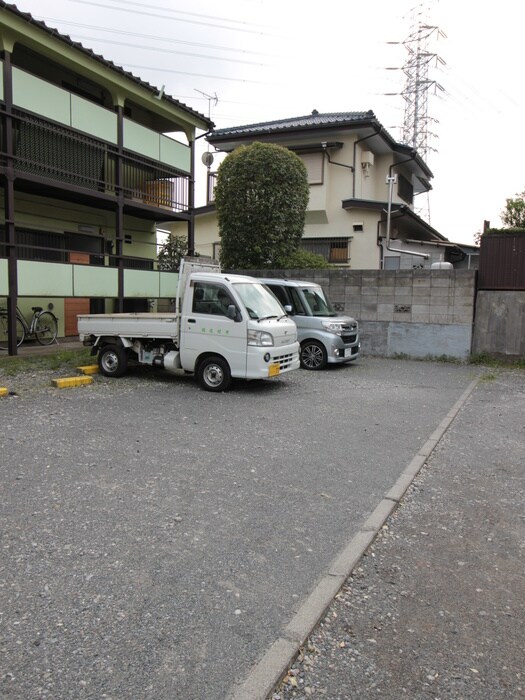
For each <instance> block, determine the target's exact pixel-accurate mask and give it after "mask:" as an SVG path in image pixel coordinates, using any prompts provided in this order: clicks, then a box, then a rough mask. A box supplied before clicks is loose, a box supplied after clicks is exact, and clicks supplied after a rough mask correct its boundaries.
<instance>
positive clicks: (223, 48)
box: [40, 15, 269, 56]
mask: <svg viewBox="0 0 525 700" xmlns="http://www.w3.org/2000/svg"><path fill="white" fill-rule="evenodd" d="M40 17H41V19H42V20H43V21H45V22H58V23H59V24H63V25H65V26H69V27H80V28H81V29H95V30H96V31H97V32H109V33H111V34H121V35H123V36H132V37H137V38H140V39H151V40H152V41H165V42H169V43H172V44H183V45H185V46H195V47H197V48H203V49H213V50H214V51H231V52H232V53H243V54H250V55H253V56H268V55H269V54H268V53H263V52H261V51H250V50H249V49H239V48H235V47H232V46H220V45H217V44H202V43H199V42H196V41H184V40H182V39H173V38H172V37H162V36H157V35H154V34H142V33H138V32H128V31H125V30H123V29H113V28H111V29H108V28H106V27H99V26H96V25H93V24H82V23H80V22H69V21H66V20H63V19H57V18H55V17H44V16H42V15H40Z"/></svg>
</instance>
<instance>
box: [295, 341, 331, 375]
mask: <svg viewBox="0 0 525 700" xmlns="http://www.w3.org/2000/svg"><path fill="white" fill-rule="evenodd" d="M300 360H301V367H303V369H323V368H324V367H326V363H327V354H326V349H325V347H324V345H323V344H322V343H318V342H317V341H316V340H305V341H304V342H303V343H301V355H300Z"/></svg>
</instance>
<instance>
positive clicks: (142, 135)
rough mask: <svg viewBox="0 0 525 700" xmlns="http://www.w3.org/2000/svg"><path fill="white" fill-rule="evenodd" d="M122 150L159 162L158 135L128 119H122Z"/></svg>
mask: <svg viewBox="0 0 525 700" xmlns="http://www.w3.org/2000/svg"><path fill="white" fill-rule="evenodd" d="M124 148H127V149H128V150H130V151H135V152H136V153H142V155H145V156H148V157H149V158H153V160H159V156H160V143H159V134H158V133H157V132H156V131H152V130H151V129H147V128H146V127H145V126H141V125H140V124H136V123H135V122H132V121H130V120H129V119H124Z"/></svg>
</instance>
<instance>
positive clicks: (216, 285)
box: [78, 258, 299, 391]
mask: <svg viewBox="0 0 525 700" xmlns="http://www.w3.org/2000/svg"><path fill="white" fill-rule="evenodd" d="M175 302H176V305H175V309H176V311H175V312H172V313H115V314H87V315H79V316H78V332H79V337H80V340H81V341H82V342H83V343H84V345H87V346H92V350H91V354H92V355H96V354H98V365H99V368H100V371H101V373H102V374H103V375H105V376H107V377H120V376H122V375H123V374H124V373H125V372H126V370H127V367H128V363H129V362H138V363H140V364H147V365H152V366H154V367H159V368H162V369H165V370H167V371H169V372H173V373H191V374H194V375H196V376H197V378H198V380H199V383H200V385H201V387H202V388H203V389H205V390H206V391H227V390H228V388H229V387H230V384H231V380H232V378H234V377H236V378H241V379H266V378H271V377H277V376H279V375H280V374H283V373H285V372H289V371H291V370H294V369H297V368H299V343H298V342H297V328H296V325H295V323H294V321H293V320H292V319H290V318H289V317H288V315H287V314H286V312H285V311H284V310H283V308H282V307H281V305H280V303H279V302H278V301H277V299H276V298H275V297H274V295H273V294H271V293H270V292H269V291H268V289H266V287H264V285H263V284H261V283H260V282H259V281H258V280H256V279H254V278H253V277H246V276H243V275H230V274H222V273H221V272H220V268H219V264H218V263H217V262H216V261H213V260H209V261H207V262H205V261H200V259H199V258H186V259H184V260H183V261H182V263H181V267H180V272H179V281H178V286H177V296H176V298H175Z"/></svg>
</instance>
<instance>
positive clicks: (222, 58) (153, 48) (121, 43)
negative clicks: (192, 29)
mask: <svg viewBox="0 0 525 700" xmlns="http://www.w3.org/2000/svg"><path fill="white" fill-rule="evenodd" d="M77 38H78V39H84V40H85V39H87V40H88V41H98V38H97V37H92V36H82V35H81V34H77ZM104 43H105V44H113V45H114V46H126V47H130V48H134V49H144V50H146V51H157V52H159V53H170V54H177V55H179V56H192V57H193V58H206V59H212V60H213V61H226V62H228V63H243V64H245V65H248V66H258V67H260V68H264V67H265V64H264V63H257V62H255V61H243V60H242V59H240V58H227V57H226V56H210V55H209V54H198V53H190V52H188V51H177V50H175V49H164V48H162V47H160V46H158V47H157V46H139V45H138V44H130V43H128V42H125V41H115V40H114V39H104Z"/></svg>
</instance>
